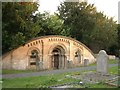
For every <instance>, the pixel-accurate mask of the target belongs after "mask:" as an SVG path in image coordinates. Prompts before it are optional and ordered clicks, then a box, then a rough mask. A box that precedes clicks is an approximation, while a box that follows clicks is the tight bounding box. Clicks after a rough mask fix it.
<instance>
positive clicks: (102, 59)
mask: <svg viewBox="0 0 120 90" xmlns="http://www.w3.org/2000/svg"><path fill="white" fill-rule="evenodd" d="M97 72H98V73H101V74H107V73H108V55H107V54H106V52H105V51H104V50H101V51H99V54H98V56H97Z"/></svg>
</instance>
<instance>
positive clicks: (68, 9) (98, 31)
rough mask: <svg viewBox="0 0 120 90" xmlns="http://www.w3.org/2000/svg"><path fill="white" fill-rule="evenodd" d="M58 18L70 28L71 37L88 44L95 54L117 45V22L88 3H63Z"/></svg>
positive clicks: (59, 8)
mask: <svg viewBox="0 0 120 90" xmlns="http://www.w3.org/2000/svg"><path fill="white" fill-rule="evenodd" d="M58 12H59V13H58V16H59V17H60V19H62V20H63V21H64V25H65V27H69V29H68V30H69V32H70V36H72V37H73V38H76V39H77V40H79V41H81V42H83V43H84V44H86V45H87V46H88V47H89V48H90V49H92V51H93V52H95V53H98V51H99V50H101V49H105V50H107V51H109V48H110V47H111V46H113V45H116V42H117V41H116V40H117V29H116V22H115V21H113V19H112V18H108V17H107V16H106V15H104V14H103V13H102V12H97V10H96V7H94V5H93V4H92V5H91V4H87V3H86V2H82V3H78V2H63V3H61V5H60V6H59V7H58Z"/></svg>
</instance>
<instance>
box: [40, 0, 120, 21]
mask: <svg viewBox="0 0 120 90" xmlns="http://www.w3.org/2000/svg"><path fill="white" fill-rule="evenodd" d="M62 1H63V0H39V3H40V7H39V11H41V12H44V11H48V12H50V13H54V12H55V11H56V10H57V6H59V4H60V2H62ZM119 1H120V0H88V3H91V4H95V6H96V7H97V10H98V11H103V12H104V14H105V15H107V16H109V17H114V20H117V21H118V2H119Z"/></svg>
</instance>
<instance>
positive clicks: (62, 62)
mask: <svg viewBox="0 0 120 90" xmlns="http://www.w3.org/2000/svg"><path fill="white" fill-rule="evenodd" d="M51 60H52V68H53V69H60V68H65V66H66V56H65V50H64V48H63V47H61V46H56V47H55V48H54V49H53V50H52V57H51Z"/></svg>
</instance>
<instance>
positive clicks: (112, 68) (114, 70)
mask: <svg viewBox="0 0 120 90" xmlns="http://www.w3.org/2000/svg"><path fill="white" fill-rule="evenodd" d="M108 72H109V73H110V74H118V66H114V67H111V68H109V69H108Z"/></svg>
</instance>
